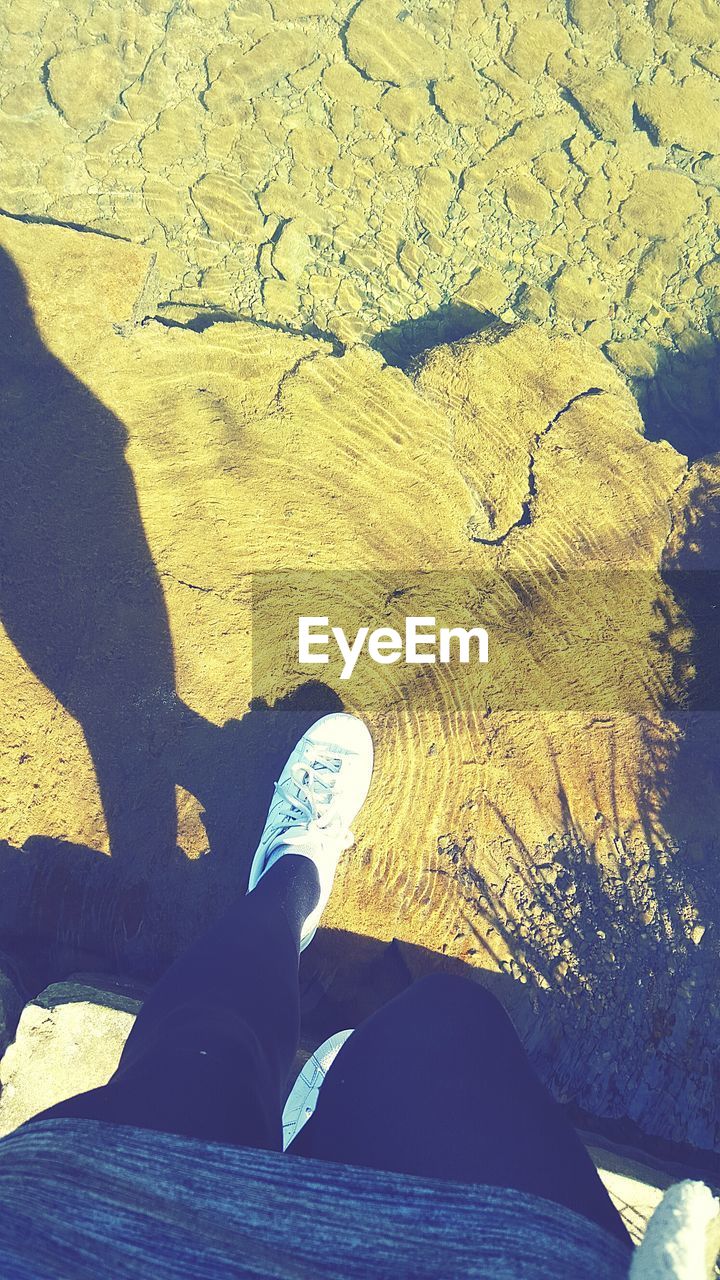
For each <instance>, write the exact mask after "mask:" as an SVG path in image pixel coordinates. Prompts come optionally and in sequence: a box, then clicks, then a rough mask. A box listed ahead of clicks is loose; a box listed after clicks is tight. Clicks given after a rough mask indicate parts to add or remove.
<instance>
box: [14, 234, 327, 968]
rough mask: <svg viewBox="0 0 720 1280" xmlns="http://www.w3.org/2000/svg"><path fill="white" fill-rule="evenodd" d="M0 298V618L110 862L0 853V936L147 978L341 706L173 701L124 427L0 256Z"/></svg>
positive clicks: (232, 870)
mask: <svg viewBox="0 0 720 1280" xmlns="http://www.w3.org/2000/svg"><path fill="white" fill-rule="evenodd" d="M49 287H51V282H50V284H49ZM0 296H2V302H3V309H2V315H1V318H0V370H1V376H0V422H1V423H2V433H3V450H2V452H3V464H4V465H3V474H2V483H1V484H0V525H1V526H2V539H1V540H0V622H2V625H3V626H4V628H5V630H6V632H7V635H8V636H9V637H10V639H11V641H12V643H13V644H14V646H15V647H16V649H17V651H18V653H19V654H20V656H21V657H22V658H23V660H24V661H25V662H26V663H27V665H28V667H29V668H30V669H31V670H32V671H33V672H34V674H35V675H36V676H37V677H38V679H39V680H41V681H42V683H43V684H44V685H45V686H46V687H47V688H48V689H49V690H50V691H51V693H52V694H53V695H54V696H55V698H57V700H58V701H59V702H60V703H61V704H62V706H63V707H65V708H66V710H67V711H68V712H69V713H70V714H71V715H72V716H73V717H74V718H75V719H76V720H77V722H78V723H79V725H80V726H81V728H82V731H83V734H84V736H85V740H86V743H87V747H88V750H89V752H90V755H91V758H92V761H93V765H94V768H95V772H96V776H97V783H98V788H99V792H100V797H101V801H102V805H103V810H104V814H105V819H106V823H107V830H108V836H109V843H110V852H111V855H112V856H111V858H110V859H108V858H107V857H105V856H103V855H101V854H99V853H98V852H97V851H96V850H92V849H89V848H87V847H86V846H84V845H79V844H75V843H71V842H69V841H65V840H60V839H53V838H50V837H45V836H42V835H38V836H35V837H32V838H31V839H29V840H28V841H26V844H25V846H24V848H23V849H22V850H17V849H13V848H12V846H10V845H8V844H6V843H0V874H3V875H4V872H5V870H6V869H7V872H8V875H7V876H5V875H4V884H5V886H6V893H5V895H4V897H3V900H2V903H1V904H0V933H1V934H2V936H3V938H11V939H15V941H18V940H19V939H21V938H25V939H26V940H27V939H28V938H34V939H35V940H38V939H44V940H45V941H46V943H47V946H48V948H49V949H50V953H52V948H53V947H57V945H61V946H62V947H63V948H66V949H67V948H69V949H70V951H71V952H75V953H76V954H77V953H78V952H79V951H82V952H83V953H85V952H89V953H92V954H93V955H95V956H102V955H105V956H106V957H108V956H109V957H112V959H113V962H114V963H115V964H116V965H117V966H118V967H121V968H122V967H128V968H132V969H135V970H141V971H149V972H152V971H154V970H156V969H157V967H158V966H159V965H161V963H162V961H163V959H165V960H166V959H169V958H171V957H172V955H173V954H175V953H176V952H177V950H179V949H180V948H181V947H182V946H184V945H187V943H188V942H189V941H190V940H191V939H192V937H194V936H195V935H196V933H197V932H198V931H199V929H200V928H202V927H203V925H204V924H205V923H208V922H209V920H210V918H211V917H212V914H213V912H215V911H217V910H218V909H220V908H221V907H222V906H223V905H224V903H225V902H226V901H227V895H228V894H235V893H238V892H242V891H243V887H244V884H245V883H246V879H247V868H248V865H249V860H250V857H251V856H252V852H253V848H254V844H253V841H254V840H255V839H256V837H257V835H258V833H259V831H260V829H261V827H262V822H263V820H264V815H265V811H266V809H267V806H268V804H269V800H270V796H271V794H272V784H273V781H274V779H275V778H276V777H277V776H278V774H279V771H280V769H281V767H282V763H283V762H284V759H285V757H286V756H287V754H288V752H289V750H290V748H291V746H292V745H293V743H294V741H295V740H296V738H297V737H299V736H300V735H301V734H302V732H304V730H305V729H306V728H307V727H308V725H309V724H310V723H311V721H312V720H313V719H314V718H315V716H316V715H319V714H322V713H324V712H326V711H329V710H336V709H338V708H339V707H340V706H341V703H340V699H339V698H337V696H336V695H335V694H334V693H332V692H331V691H330V690H328V689H326V687H325V686H323V685H320V684H318V683H316V682H311V683H309V684H308V685H307V686H306V687H303V688H301V689H299V690H295V691H294V692H292V693H291V694H289V695H287V696H286V697H285V698H282V699H280V700H279V701H278V702H277V703H276V704H274V705H273V706H268V704H267V703H265V702H263V701H262V700H258V699H256V700H254V701H253V702H252V703H251V704H250V708H249V710H248V712H247V714H246V715H244V716H243V717H242V718H240V719H238V720H230V721H228V722H227V724H225V725H223V726H221V727H218V726H216V725H213V724H211V723H209V722H208V721H206V720H204V719H203V718H202V717H201V716H199V715H198V714H197V713H195V712H194V711H192V710H191V709H190V708H189V707H187V706H186V705H185V704H184V703H183V702H182V700H181V699H180V698H179V697H178V694H177V691H176V685H175V663H174V654H173V643H172V637H171V632H170V624H169V618H168V611H167V608H166V604H165V598H164V595H163V589H162V583H161V580H160V577H159V574H158V571H157V569H156V567H155V564H154V561H153V557H152V554H151V550H150V547H149V545H148V540H147V537H146V534H145V530H144V528H143V522H142V518H141V513H140V508H139V504H138V498H137V494H136V491H135V484H134V480H133V475H132V471H131V469H130V466H129V465H128V463H127V461H126V458H125V449H126V445H127V441H128V434H127V430H126V428H125V426H124V425H123V423H122V422H121V421H119V419H118V418H117V417H116V416H115V415H114V414H113V413H111V412H110V411H109V410H108V409H107V408H106V407H105V406H104V405H103V404H102V403H101V402H100V401H99V400H98V399H97V398H96V397H95V396H94V395H93V394H92V392H91V391H90V390H89V389H88V387H86V386H85V385H83V383H81V382H80V381H79V380H78V379H77V378H75V377H74V376H73V375H72V373H71V372H70V371H69V370H68V369H67V368H66V367H65V366H64V365H63V364H62V363H61V361H60V360H58V359H57V358H56V357H55V356H54V355H53V354H52V353H51V352H50V351H49V350H48V349H47V348H46V347H45V345H44V343H43V341H42V338H41V335H40V334H39V332H38V330H37V327H36V325H35V323H34V320H33V315H32V311H31V308H30V305H29V301H28V297H27V293H26V290H25V287H24V284H23V280H22V277H21V275H20V272H19V271H18V269H17V267H16V266H15V263H14V262H13V260H12V258H11V257H10V256H9V255H8V254H7V253H6V252H4V251H3V250H0ZM68 323H69V324H71V323H72V317H71V316H68ZM176 785H180V786H182V787H183V788H185V790H187V791H189V792H190V793H191V794H192V795H194V796H196V797H197V799H198V800H199V801H200V803H201V805H202V806H204V810H205V812H204V814H203V820H204V822H205V826H206V830H207V833H208V842H209V845H210V847H211V849H212V857H197V858H193V859H191V858H187V857H185V855H184V854H183V853H182V851H180V850H179V849H178V847H177V810H176V798H175V787H176ZM15 890H17V892H15ZM55 954H59V953H57V952H56V953H55ZM63 954H64V952H63ZM68 963H70V960H68ZM50 967H51V968H52V964H50Z"/></svg>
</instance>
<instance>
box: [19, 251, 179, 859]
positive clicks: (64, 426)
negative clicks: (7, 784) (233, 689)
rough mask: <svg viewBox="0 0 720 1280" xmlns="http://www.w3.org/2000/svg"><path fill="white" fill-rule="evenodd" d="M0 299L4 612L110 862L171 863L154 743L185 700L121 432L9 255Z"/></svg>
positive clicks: (171, 812) (167, 793)
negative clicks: (90, 784) (67, 748)
mask: <svg viewBox="0 0 720 1280" xmlns="http://www.w3.org/2000/svg"><path fill="white" fill-rule="evenodd" d="M0 295H1V296H2V300H3V309H2V318H1V319H0V362H1V366H2V378H1V387H2V390H1V395H2V421H3V476H2V484H1V485H0V522H1V524H2V531H3V532H2V541H1V542H0V620H1V621H2V623H3V625H4V627H5V629H6V631H7V633H8V635H9V636H10V639H11V640H12V641H13V643H14V645H15V646H16V648H17V649H18V651H19V653H20V654H21V656H22V657H23V659H24V660H25V662H26V663H27V664H28V666H29V667H30V668H31V669H32V671H33V672H34V673H35V675H36V676H37V677H38V678H39V679H40V680H41V681H42V682H43V684H45V685H46V686H47V688H48V689H49V690H50V691H51V692H52V693H53V694H54V695H55V697H56V698H57V699H58V701H59V702H61V703H62V705H63V706H64V707H65V708H66V709H67V710H68V711H69V712H70V714H71V715H73V716H74V717H75V719H76V720H77V721H78V722H79V724H80V726H81V728H82V730H83V733H84V735H85V739H86V742H87V746H88V749H89V751H90V754H91V756H92V759H93V763H94V766H95V770H96V775H97V781H98V787H99V791H100V796H101V799H102V805H103V809H104V813H105V819H106V823H107V828H108V834H109V840H110V847H111V851H112V854H113V856H115V857H118V858H122V859H123V860H124V861H126V862H127V863H137V862H140V863H144V862H145V861H146V860H147V858H148V856H149V855H150V852H151V851H152V856H153V857H156V858H161V857H168V856H170V855H172V854H174V851H175V847H176V813H175V794H174V785H173V781H172V779H171V778H170V777H168V774H167V770H166V768H165V765H164V762H163V754H162V747H163V740H164V738H166V736H167V734H168V733H169V732H170V731H171V725H172V721H173V719H174V717H175V716H176V715H177V713H178V711H179V709H180V708H179V706H178V700H177V696H176V693H175V676H174V664H173V650H172V640H171V636H170V627H169V622H168V614H167V609H166V607H165V600H164V597H163V592H162V587H161V584H160V580H159V577H158V573H157V570H156V568H155V565H154V563H153V559H152V555H151V553H150V549H149V547H148V543H147V539H146V537H145V531H144V529H143V524H142V520H141V516H140V510H139V507H138V500H137V495H136V492H135V485H134V482H133V476H132V472H131V470H130V467H129V466H128V464H127V462H126V460H125V452H124V451H125V447H126V444H127V432H126V429H125V427H124V425H123V424H122V422H120V421H119V420H118V419H117V418H116V417H115V416H114V414H112V413H111V412H110V411H109V410H108V409H107V408H106V407H105V406H104V405H103V404H101V403H100V401H99V400H98V399H97V398H96V397H95V396H94V395H93V394H92V392H91V391H90V390H89V389H88V388H87V387H86V386H84V385H83V384H82V383H81V382H79V381H78V380H77V379H76V378H75V377H73V375H72V374H71V373H70V372H69V371H68V370H67V369H66V368H65V367H64V365H63V364H62V363H61V362H60V361H59V360H58V359H56V357H55V356H54V355H52V354H51V352H50V351H48V350H47V348H46V347H45V345H44V344H43V341H42V339H41V337H40V334H39V333H38V331H37V329H36V327H35V324H34V321H33V316H32V312H31V309H30V306H29V303H28V299H27V295H26V291H25V287H24V284H23V281H22V277H21V275H20V273H19V271H18V269H17V267H16V266H15V264H14V262H13V260H12V258H11V257H10V256H9V254H7V253H6V252H4V251H0ZM68 323H69V324H71V323H72V317H71V316H68Z"/></svg>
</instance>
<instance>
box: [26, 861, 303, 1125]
mask: <svg viewBox="0 0 720 1280" xmlns="http://www.w3.org/2000/svg"><path fill="white" fill-rule="evenodd" d="M319 889H320V884H319V878H318V872H317V869H316V867H315V865H314V864H313V862H311V861H310V859H309V858H307V857H301V856H297V855H293V854H287V855H285V856H283V857H282V858H280V859H279V860H278V861H277V862H276V863H274V864H273V866H271V867H270V868H269V869H268V871H267V873H266V874H265V875H264V876H263V877H262V879H261V880H260V881H259V883H258V884H257V887H256V888H255V889H253V892H252V893H250V894H248V895H247V896H245V897H242V898H240V899H239V900H238V901H237V902H236V903H235V904H234V905H233V906H232V907H231V908H230V909H229V910H228V911H227V912H226V914H225V915H224V917H223V918H222V919H221V920H220V921H218V923H217V924H216V925H214V926H213V927H212V928H211V929H209V930H208V931H207V933H205V934H204V936H203V937H201V938H200V939H199V940H198V941H197V942H196V943H195V944H194V945H193V946H192V947H191V948H190V949H189V950H188V951H187V952H185V953H184V954H183V955H182V956H180V957H179V958H178V959H177V960H176V961H175V962H174V963H173V964H172V965H171V966H170V968H169V969H168V970H167V972H166V973H165V974H164V976H163V977H162V978H161V980H160V981H159V982H158V984H157V986H156V987H155V988H154V989H153V990H152V991H151V992H150V994H149V996H148V998H147V1000H146V1001H145V1003H144V1004H143V1006H142V1009H141V1010H140V1013H139V1014H138V1017H137V1020H136V1022H135V1024H134V1026H133V1029H132V1031H131V1032H130V1035H129V1037H128V1039H127V1042H126V1044H125V1048H124V1050H123V1054H122V1057H121V1059H120V1063H119V1065H118V1068H117V1071H116V1072H115V1074H114V1075H113V1077H112V1079H111V1080H110V1081H109V1082H108V1084H107V1085H105V1086H104V1087H102V1088H98V1089H93V1090H91V1091H90V1092H88V1093H84V1094H80V1095H79V1096H78V1097H75V1098H70V1099H69V1100H68V1101H67V1102H61V1103H59V1104H58V1105H57V1106H55V1107H53V1108H51V1109H50V1110H49V1111H46V1112H43V1113H42V1115H41V1116H36V1117H34V1119H35V1120H38V1119H48V1118H59V1117H67V1116H74V1117H81V1118H85V1119H97V1120H107V1121H114V1122H116V1123H124V1124H132V1125H138V1126H140V1127H141V1128H149V1129H160V1130H164V1131H165V1132H170V1133H180V1134H184V1135H186V1136H188V1137H197V1138H205V1139H209V1140H216V1141H224V1142H231V1143H236V1144H239V1145H243V1146H255V1147H265V1148H270V1149H275V1150H280V1149H281V1147H282V1106H283V1101H284V1091H285V1087H286V1084H287V1079H288V1075H289V1072H290V1070H291V1068H292V1065H293V1061H294V1057H295V1053H296V1050H297V1041H298V1032H299V993H298V980H297V975H298V959H299V950H300V937H301V933H302V930H303V926H304V924H305V921H306V919H307V917H308V916H309V915H310V913H311V912H312V910H313V908H314V907H315V905H316V903H317V901H318V896H319Z"/></svg>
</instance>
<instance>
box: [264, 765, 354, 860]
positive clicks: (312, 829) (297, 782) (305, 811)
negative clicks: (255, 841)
mask: <svg viewBox="0 0 720 1280" xmlns="http://www.w3.org/2000/svg"><path fill="white" fill-rule="evenodd" d="M341 767H342V759H341V757H340V756H337V755H333V754H332V752H330V751H323V750H322V749H321V748H319V747H316V748H315V750H314V753H313V756H312V759H311V760H296V761H295V763H294V764H292V765H291V766H290V777H289V778H286V779H285V780H281V781H279V782H276V783H275V796H276V797H279V799H280V801H281V804H279V805H278V813H277V820H276V822H275V823H274V824H273V826H272V827H271V829H270V831H268V833H267V834H268V837H269V838H268V845H267V848H268V852H269V851H270V850H271V849H273V848H274V847H275V846H276V845H278V844H285V845H287V844H300V843H302V842H303V840H304V839H306V838H307V835H308V834H312V833H320V832H322V833H325V834H330V835H332V836H333V843H335V842H337V844H338V845H339V848H340V849H349V848H350V846H351V845H352V844H354V842H355V837H354V835H353V833H352V831H350V830H349V828H347V827H345V826H344V825H343V823H342V822H341V821H340V819H339V818H338V816H337V814H335V815H333V814H332V812H331V806H332V802H333V800H335V799H337V796H338V791H337V790H336V783H337V778H338V775H339V773H340V770H341ZM298 828H300V829H299V830H298Z"/></svg>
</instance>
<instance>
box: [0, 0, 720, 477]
mask: <svg viewBox="0 0 720 1280" xmlns="http://www.w3.org/2000/svg"><path fill="white" fill-rule="evenodd" d="M719 49H720V36H719V34H718V20H717V13H716V10H715V8H714V6H713V5H712V4H709V3H703V2H701V0H658V2H657V3H655V4H653V5H651V6H647V5H645V4H641V3H634V2H633V3H628V0H604V2H603V3H602V4H593V3H586V2H585V0H577V2H575V0H569V2H568V3H565V0H550V2H549V3H548V4H545V5H542V4H540V2H539V0H482V2H478V0H452V2H451V0H410V3H408V4H406V5H404V6H402V7H400V6H399V4H397V3H395V4H394V3H392V2H391V0H387V2H386V0H353V2H352V3H349V2H348V0H249V2H248V0H243V2H242V3H232V4H227V3H226V2H225V0H144V2H143V3H140V2H139V0H135V2H133V3H125V2H124V0H123V2H122V3H121V2H120V0H79V2H78V3H73V4H66V3H64V2H63V0H59V3H56V4H53V5H51V6H47V5H46V4H44V3H43V2H42V0H17V2H16V3H15V4H13V6H12V8H11V9H10V10H8V12H7V14H6V15H5V16H4V17H3V18H2V20H1V21H0V59H2V65H3V77H2V88H1V89H0V161H1V163H2V191H3V196H2V204H3V207H4V208H5V209H6V210H7V212H9V213H10V214H12V215H14V216H17V217H21V218H25V219H28V220H30V221H36V222H37V221H43V220H48V219H49V220H51V221H54V222H60V223H70V224H73V225H75V226H79V227H85V228H87V229H88V230H93V231H100V232H103V233H105V234H109V235H114V236H119V237H121V238H123V239H127V240H129V241H131V242H133V243H135V244H138V245H142V246H145V247H146V248H147V249H149V250H150V251H151V252H152V255H153V257H152V266H151V272H150V282H149V283H150V286H151V287H150V289H149V291H148V292H147V294H146V295H145V300H146V302H147V303H148V304H149V305H148V314H155V313H156V312H157V311H161V312H162V313H163V314H166V315H169V316H173V317H175V318H182V317H183V316H186V315H187V314H188V313H189V314H191V315H192V314H195V313H198V312H200V313H204V312H206V311H209V312H211V313H213V312H217V311H221V312H223V313H231V314H233V315H235V316H245V317H254V318H257V319H263V320H266V321H271V322H273V323H282V324H288V325H291V326H292V327H294V328H298V329H305V330H306V331H308V332H310V333H318V332H323V333H325V334H329V335H332V336H333V337H334V338H335V339H336V340H339V341H341V342H351V341H354V340H358V339H362V340H364V341H368V340H373V341H375V342H376V343H377V344H379V348H380V349H381V350H383V351H384V353H385V354H388V352H390V353H391V354H392V357H393V358H394V359H395V360H399V361H402V360H404V359H405V358H406V357H407V356H408V354H412V353H413V350H414V349H415V348H416V347H417V345H418V343H422V344H424V345H425V346H427V345H429V342H430V341H433V340H435V339H436V338H437V327H438V324H446V325H449V327H450V328H451V329H453V328H454V329H455V330H458V329H462V327H463V326H468V325H469V326H472V325H473V324H474V325H476V326H477V324H478V323H479V322H480V317H482V316H483V315H485V314H486V313H491V314H493V315H499V316H501V317H502V318H504V319H505V320H507V321H514V320H516V319H518V318H526V319H527V318H529V319H537V320H541V321H549V322H550V323H552V324H554V325H556V326H557V327H558V328H560V329H561V330H565V331H567V332H575V333H583V334H584V336H585V337H586V338H587V339H588V340H589V341H590V342H591V343H592V344H593V345H594V346H596V347H597V348H601V349H603V350H604V351H605V353H606V354H608V355H609V356H610V357H611V359H612V360H613V362H614V363H615V364H616V365H617V366H618V367H619V368H620V369H621V370H623V371H624V372H625V373H626V374H627V375H628V376H629V377H630V378H632V379H634V380H635V381H636V384H637V386H638V388H639V389H641V390H642V388H643V387H644V386H645V384H646V382H647V380H648V379H650V378H652V376H653V375H660V377H661V380H662V383H663V387H664V388H665V391H666V394H665V395H664V396H661V397H660V398H659V400H653V402H652V404H651V406H650V407H651V410H652V414H651V416H653V417H654V418H656V419H657V420H658V422H659V424H660V425H661V426H662V425H663V424H665V423H666V422H667V420H668V419H670V420H673V419H675V418H677V416H678V415H679V416H680V418H681V419H682V418H683V416H685V417H687V418H688V419H689V420H692V418H693V413H692V406H690V407H689V406H688V405H687V403H686V401H685V398H684V397H683V396H682V394H679V393H678V390H677V386H676V383H677V377H676V373H677V370H667V369H666V362H667V360H668V359H670V360H671V361H673V362H675V363H677V362H678V361H679V364H680V366H681V367H683V368H684V366H685V365H686V364H688V363H689V364H690V365H691V366H692V367H693V370H694V379H695V381H696V382H697V380H698V377H699V376H700V374H701V373H703V372H704V373H707V370H706V368H705V366H706V365H707V363H708V362H709V363H711V364H713V367H714V356H713V355H712V350H711V347H709V345H708V344H709V343H711V342H712V340H713V338H715V337H716V336H717V332H718V323H719V321H718V297H719V296H720V294H719V285H718V278H717V277H718V246H719V244H720V240H719V238H718V237H719V236H720V226H719V223H720V195H719V194H718V182H719V180H720V125H719V124H718V122H719V121H720V78H719V77H720V52H719ZM448 309H449V311H448ZM428 313H430V316H431V317H432V316H433V314H434V313H439V316H438V317H437V323H435V322H434V321H433V320H432V319H430V320H428ZM398 326H399V328H398ZM441 336H442V335H441ZM454 336H458V333H457V332H456V333H455V334H454ZM697 365H699V366H700V369H699V370H698V368H696V367H695V366H697ZM710 381H711V380H710ZM698 395H699V396H700V400H701V402H702V404H701V408H702V409H703V410H704V411H705V412H707V405H706V404H705V402H706V401H707V399H708V397H709V398H710V400H711V401H712V402H713V403H715V401H714V399H713V396H714V392H713V391H712V388H711V386H710V385H708V380H707V378H706V379H705V383H704V385H703V390H702V393H700V392H698ZM668 400H669V401H670V403H668ZM660 434H667V431H666V430H664V429H663V430H661V431H660ZM702 451H704V450H697V451H696V452H702Z"/></svg>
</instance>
